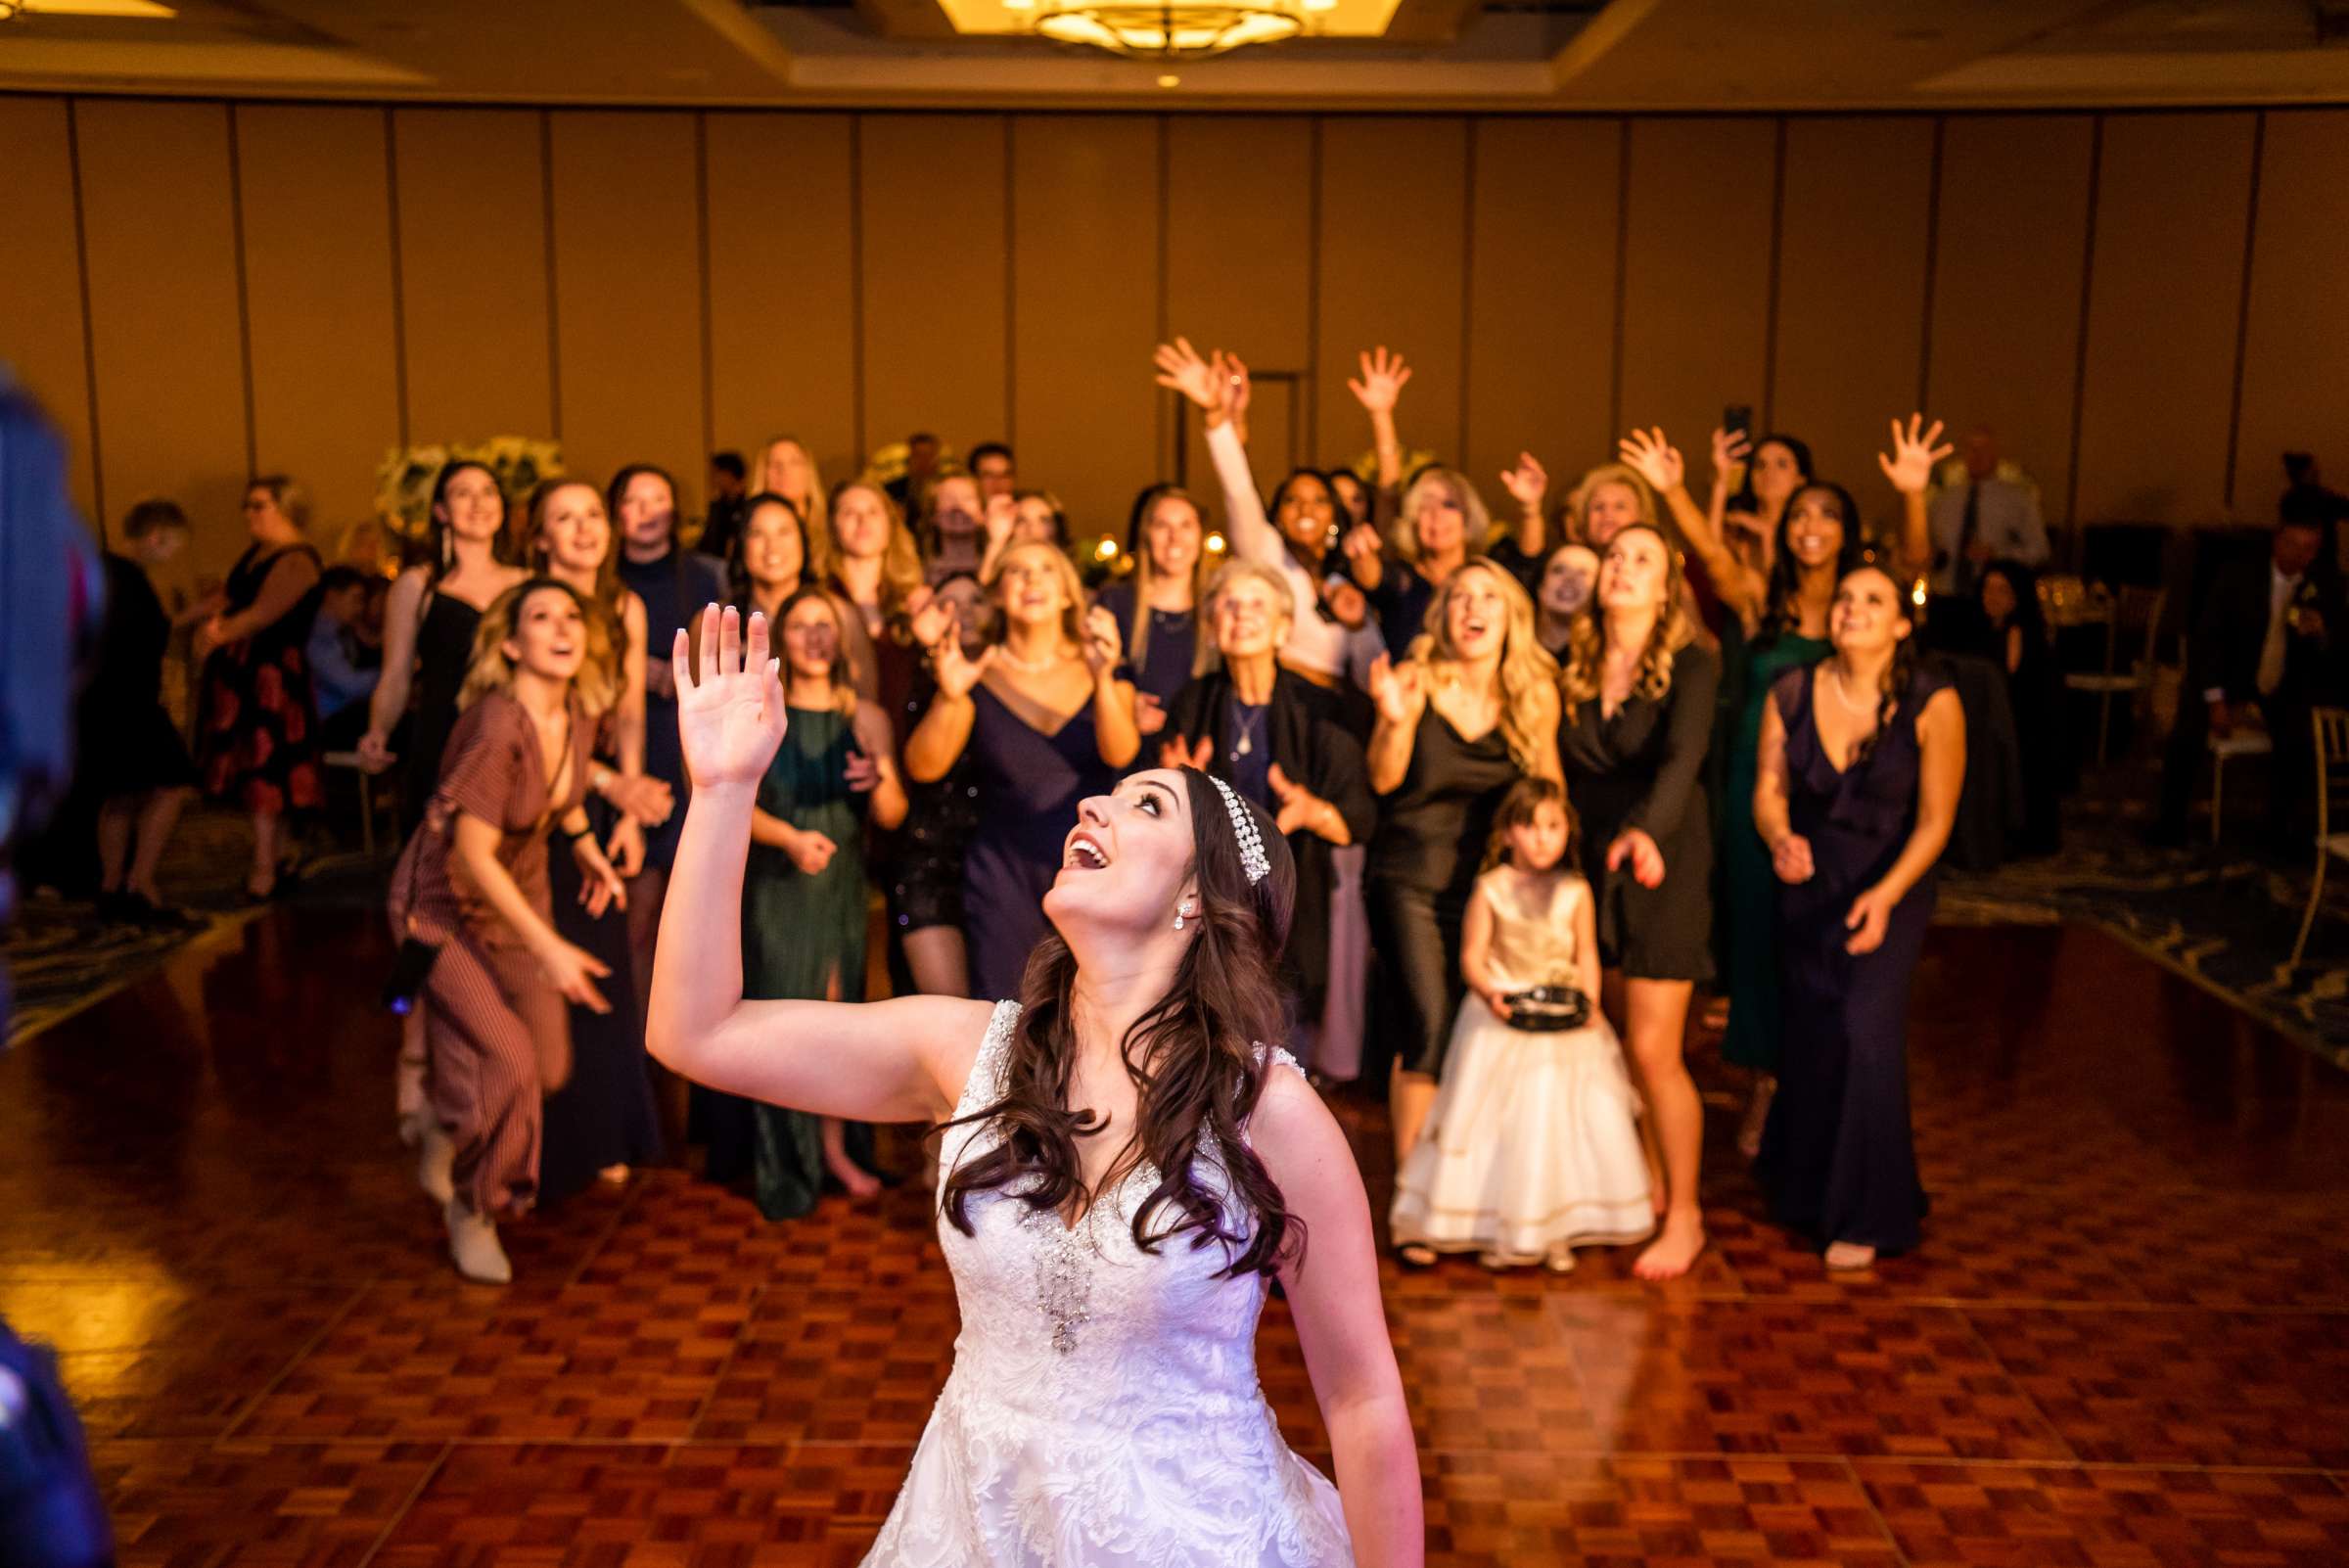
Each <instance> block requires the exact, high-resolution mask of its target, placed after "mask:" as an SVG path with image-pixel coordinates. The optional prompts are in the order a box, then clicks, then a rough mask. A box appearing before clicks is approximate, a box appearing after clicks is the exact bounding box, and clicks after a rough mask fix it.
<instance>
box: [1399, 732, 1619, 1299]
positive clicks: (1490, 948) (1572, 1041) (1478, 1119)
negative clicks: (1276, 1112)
mask: <svg viewBox="0 0 2349 1568" xmlns="http://www.w3.org/2000/svg"><path fill="white" fill-rule="evenodd" d="M1573 833H1574V824H1573V819H1572V817H1571V815H1570V813H1569V811H1568V808H1567V805H1566V793H1565V791H1564V790H1563V789H1562V788H1561V787H1560V786H1559V785H1557V784H1556V783H1554V782H1552V781H1551V780H1548V779H1542V778H1526V779H1520V780H1519V781H1518V782H1517V784H1516V785H1515V787H1514V788H1512V789H1511V790H1510V791H1509V794H1508V796H1507V798H1506V799H1505V800H1504V801H1502V803H1501V807H1500V810H1499V813H1498V815H1497V816H1496V817H1495V819H1494V823H1493V838H1492V842H1491V844H1490V845H1489V847H1488V848H1487V849H1486V851H1485V870H1484V874H1483V875H1481V876H1480V877H1478V878H1477V881H1476V891H1475V892H1474V893H1473V894H1472V895H1470V897H1469V899H1468V911H1467V920H1466V924H1465V926H1464V927H1463V929H1462V933H1461V941H1460V973H1461V976H1462V977H1463V978H1464V979H1465V980H1466V981H1467V983H1468V993H1467V995H1466V996H1465V997H1464V998H1463V999H1462V1000H1461V1002H1460V1015H1459V1018H1458V1020H1457V1021H1456V1022H1455V1023H1454V1024H1453V1025H1452V1032H1451V1048H1450V1049H1449V1050H1448V1051H1447V1053H1446V1055H1445V1058H1444V1062H1445V1066H1444V1083H1443V1086H1442V1088H1440V1089H1439V1090H1438V1091H1437V1094H1436V1102H1435V1105H1434V1107H1433V1108H1432V1109H1430V1110H1429V1112H1428V1117H1427V1126H1426V1128H1425V1130H1423V1131H1422V1132H1421V1133H1420V1137H1419V1142H1418V1144H1417V1145H1416V1146H1415V1147H1414V1148H1413V1149H1412V1150H1411V1153H1410V1157H1409V1159H1408V1160H1406V1161H1405V1164H1404V1168H1403V1171H1402V1173H1401V1175H1400V1176H1399V1177H1398V1178H1397V1180H1396V1190H1395V1207H1394V1210H1393V1212H1392V1213H1391V1215H1390V1217H1389V1223H1390V1225H1391V1227H1392V1229H1393V1231H1394V1238H1395V1243H1396V1246H1397V1248H1398V1249H1399V1254H1400V1256H1401V1257H1402V1259H1403V1260H1404V1261H1405V1263H1409V1264H1416V1265H1426V1264H1429V1263H1432V1262H1434V1261H1435V1254H1436V1253H1438V1252H1470V1251H1473V1252H1475V1253H1476V1254H1477V1261H1478V1262H1480V1263H1482V1264H1483V1265H1484V1266H1485V1267H1486V1268H1521V1267H1525V1266H1529V1265H1532V1264H1537V1263H1539V1264H1543V1265H1544V1266H1545V1267H1547V1268H1550V1269H1551V1270H1553V1271H1555V1272H1558V1273H1564V1272H1565V1271H1566V1270H1568V1269H1570V1268H1573V1267H1574V1250H1573V1249H1574V1248H1575V1247H1576V1246H1578V1245H1584V1244H1589V1243H1594V1242H1605V1243H1620V1242H1628V1241H1637V1240H1639V1239H1640V1238H1641V1237H1643V1236H1645V1235H1646V1234H1647V1233H1648V1232H1649V1231H1650V1230H1652V1229H1653V1228H1655V1219H1656V1214H1655V1206H1654V1203H1653V1202H1652V1201H1651V1198H1650V1195H1649V1174H1648V1165H1647V1158H1646V1155H1645V1153H1644V1151H1643V1149H1642V1148H1641V1145H1640V1140H1639V1126H1638V1114H1639V1106H1638V1099H1637V1096H1636V1095H1635V1093H1634V1092H1633V1089H1632V1083H1631V1078H1630V1076H1629V1075H1628V1074H1627V1073H1626V1071H1625V1069H1624V1063H1623V1048H1622V1046H1621V1045H1620V1044H1618V1043H1617V1042H1616V1038H1615V1032H1614V1031H1613V1030H1612V1029H1610V1028H1608V1027H1607V1021H1606V1019H1605V1018H1604V1017H1602V1016H1601V1015H1600V1014H1599V1012H1598V1010H1597V1008H1596V1006H1595V1005H1594V1000H1595V997H1596V995H1597V992H1598V944H1597V941H1596V937H1595V934H1594V931H1593V918H1592V914H1591V905H1590V885H1589V883H1588V882H1585V881H1584V880H1583V879H1582V877H1580V876H1578V875H1577V874H1576V873H1575V872H1574V871H1573V869H1572V867H1573V866H1574V864H1575V860H1574V858H1573V857H1572V855H1570V854H1569V853H1568V851H1569V849H1570V847H1571V841H1572V838H1573Z"/></svg>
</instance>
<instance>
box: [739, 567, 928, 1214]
mask: <svg viewBox="0 0 2349 1568" xmlns="http://www.w3.org/2000/svg"><path fill="white" fill-rule="evenodd" d="M781 627H782V630H781V635H780V636H779V637H778V638H777V639H776V643H777V645H778V646H779V647H780V648H781V649H782V651H783V661H782V662H783V671H782V675H783V689H784V704H785V707H786V710H787V711H788V713H789V714H790V718H791V727H790V729H789V730H788V731H787V732H786V733H785V735H784V737H783V745H782V747H781V748H780V749H779V750H778V751H777V752H776V753H775V760H774V761H772V762H771V763H769V764H768V766H767V770H766V777H765V778H764V779H762V780H760V785H759V804H758V810H757V811H756V812H755V813H754V815H753V819H752V827H751V853H750V865H749V868H748V874H747V875H746V876H745V877H744V879H743V894H742V980H743V994H744V995H745V996H747V997H758V998H763V999H769V1000H806V1001H862V1000H863V999H864V935H865V922H866V912H867V898H866V883H865V866H864V853H865V846H864V830H865V826H866V823H867V822H868V821H869V822H870V823H871V824H872V825H873V826H875V827H878V828H883V829H887V828H893V827H895V826H897V825H898V822H900V821H902V820H903V819H904V816H905V789H904V785H903V784H902V782H901V781H900V778H899V775H898V761H897V758H896V756H895V754H894V748H893V746H892V743H891V739H890V728H889V720H888V718H887V717H886V716H884V715H883V714H882V712H881V710H880V708H879V707H878V706H877V705H875V704H873V703H869V702H860V701H859V700H858V699H857V696H856V682H855V680H854V678H853V676H852V671H851V669H850V668H849V663H848V655H847V652H846V650H845V647H844V643H843V638H842V635H841V621H840V608H839V606H838V605H837V604H836V603H835V602H834V601H833V599H832V598H831V597H830V596H829V595H827V594H825V593H824V592H822V591H821V590H819V589H813V588H808V589H803V590H801V591H800V592H798V593H795V594H793V595H792V597H791V598H790V599H789V600H787V601H786V602H785V603H784V606H783V611H782V616H781ZM751 1130H752V1133H753V1147H752V1149H751V1151H750V1152H751V1155H752V1160H751V1164H752V1175H753V1183H754V1187H755V1189H756V1192H757V1194H758V1199H759V1210H760V1213H761V1214H763V1215H765V1216H766V1217H767V1218H768V1219H769V1220H786V1219H791V1218H794V1217H797V1216H799V1215H804V1214H806V1212H807V1211H808V1210H810V1209H812V1208H814V1207H815V1200H816V1198H817V1196H818V1194H819V1193H820V1192H821V1191H822V1188H823V1182H824V1177H825V1176H826V1175H827V1174H829V1175H830V1176H832V1177H833V1179H835V1180H837V1181H839V1182H840V1184H841V1185H842V1186H844V1187H846V1188H847V1189H848V1190H849V1191H850V1193H851V1194H852V1195H853V1196H856V1197H869V1196H871V1195H872V1194H873V1193H875V1192H878V1191H879V1190H880V1183H879V1182H878V1181H877V1180H876V1179H875V1178H874V1176H873V1175H872V1174H871V1172H870V1170H869V1169H867V1165H868V1163H869V1161H870V1158H871V1150H872V1130H871V1129H870V1128H865V1127H856V1128H853V1129H850V1128H846V1127H844V1126H843V1124H841V1123H840V1122H838V1121H835V1120H832V1119H830V1118H825V1117H815V1116H810V1115H807V1114H806V1113H805V1112H801V1111H787V1110H783V1109H782V1108H780V1107H778V1106H772V1105H759V1106H755V1107H751ZM720 1155H721V1151H720V1150H719V1149H718V1148H717V1147H716V1146H715V1140H714V1142H713V1148H712V1160H713V1164H714V1165H716V1164H718V1163H719V1161H720Z"/></svg>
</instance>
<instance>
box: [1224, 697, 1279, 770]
mask: <svg viewBox="0 0 2349 1568" xmlns="http://www.w3.org/2000/svg"><path fill="white" fill-rule="evenodd" d="M1231 706H1232V709H1233V715H1232V716H1233V717H1234V718H1236V719H1238V720H1239V730H1240V738H1239V741H1238V743H1237V744H1235V745H1234V746H1233V747H1232V749H1231V756H1232V761H1239V759H1241V758H1243V757H1246V756H1248V755H1250V754H1251V753H1253V752H1254V751H1255V750H1256V739H1255V736H1256V731H1257V730H1258V729H1259V728H1260V727H1262V725H1263V724H1264V721H1265V715H1267V714H1268V713H1270V712H1271V711H1272V710H1271V705H1270V704H1268V703H1267V704H1266V705H1265V706H1263V707H1261V708H1252V707H1250V706H1249V705H1248V704H1246V703H1244V702H1241V701H1240V700H1239V699H1238V698H1237V697H1234V698H1233V699H1232V701H1231Z"/></svg>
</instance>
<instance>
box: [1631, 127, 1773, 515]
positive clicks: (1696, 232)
mask: <svg viewBox="0 0 2349 1568" xmlns="http://www.w3.org/2000/svg"><path fill="white" fill-rule="evenodd" d="M1631 138H1632V153H1631V161H1632V177H1631V196H1630V201H1629V206H1628V210H1627V211H1626V212H1625V213H1624V218H1623V221H1624V225H1625V233H1624V262H1623V265H1624V279H1623V311H1624V316H1623V364H1622V366H1621V370H1620V375H1621V386H1622V389H1623V395H1622V400H1621V403H1620V406H1619V408H1618V416H1617V417H1618V418H1619V420H1620V421H1621V423H1622V424H1623V425H1624V426H1625V427H1626V428H1629V427H1632V426H1641V427H1645V426H1650V425H1662V426H1663V427H1664V430H1665V433H1666V434H1667V435H1668V436H1670V437H1671V438H1672V441H1673V444H1674V445H1676V446H1678V447H1680V449H1681V453H1682V454H1683V455H1684V456H1685V457H1686V458H1687V460H1688V463H1689V467H1690V477H1691V479H1692V480H1694V481H1695V482H1696V483H1697V484H1700V485H1701V484H1709V483H1710V473H1709V470H1708V463H1709V454H1708V449H1707V447H1706V438H1707V436H1708V434H1709V433H1710V432H1711V431H1712V429H1713V427H1714V426H1715V425H1717V424H1719V423H1720V421H1721V411H1722V409H1723V408H1724V407H1725V406H1727V405H1728V404H1730V403H1747V404H1751V405H1752V407H1753V410H1754V418H1755V420H1756V422H1757V423H1759V422H1761V421H1762V420H1763V419H1764V418H1765V414H1764V410H1763V406H1762V405H1763V394H1764V392H1765V388H1764V387H1763V371H1764V360H1765V357H1766V346H1767V343H1768V339H1769V332H1770V236H1771V177H1772V165H1773V161H1774V159H1775V157H1776V130H1775V127H1774V126H1773V123H1772V122H1771V121H1769V120H1766V119H1643V120H1635V121H1633V123H1632V127H1631ZM1613 455H1614V454H1613V450H1612V448H1611V447H1610V448H1608V449H1606V450H1604V451H1601V452H1594V453H1592V454H1590V457H1591V460H1593V461H1595V460H1597V459H1598V458H1601V457H1611V456H1613Z"/></svg>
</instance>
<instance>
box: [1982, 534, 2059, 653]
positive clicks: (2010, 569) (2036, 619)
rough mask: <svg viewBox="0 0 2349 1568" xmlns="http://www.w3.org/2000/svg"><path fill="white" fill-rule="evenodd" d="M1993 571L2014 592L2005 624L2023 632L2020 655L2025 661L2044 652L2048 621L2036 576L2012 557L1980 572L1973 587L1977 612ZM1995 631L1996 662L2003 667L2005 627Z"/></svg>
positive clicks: (2002, 558)
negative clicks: (2041, 605)
mask: <svg viewBox="0 0 2349 1568" xmlns="http://www.w3.org/2000/svg"><path fill="white" fill-rule="evenodd" d="M1994 572H1995V573H1997V574H1998V575H1999V576H2002V577H2004V578H2005V579H2006V586H2008V587H2009V588H2012V589H2013V590H2014V616H2013V618H2012V619H2011V620H2009V621H2008V622H2007V623H2006V624H2007V625H2009V626H2014V627H2017V628H2019V629H2020V630H2021V631H2022V634H2023V656H2024V657H2025V658H2026V659H2028V658H2029V657H2030V656H2031V655H2032V654H2033V653H2035V652H2038V651H2040V650H2044V649H2045V648H2046V647H2047V646H2048V619H2047V615H2046V613H2045V612H2044V611H2043V610H2042V609H2041V608H2040V603H2039V574H2038V573H2036V572H2034V571H2032V570H2031V569H2030V568H2029V567H2027V566H2025V565H2023V563H2022V562H2020V561H2017V560H2015V559H2014V558H2013V557H2012V556H2004V555H2003V556H2001V557H1999V558H1998V559H1997V560H1996V561H1993V562H1991V563H1990V565H1988V566H1986V567H1984V568H1983V569H1982V575H1981V577H1980V578H1979V579H1978V580H1977V581H1976V582H1975V584H1974V605H1975V608H1976V609H1979V608H1980V607H1981V604H1982V583H1984V582H1987V581H1989V580H1990V576H1991V574H1992V573H1994ZM1994 629H1996V630H1997V631H1999V632H2000V633H2001V635H2000V638H1999V643H2000V651H1999V662H2000V663H2001V664H2002V665H2004V663H2005V661H2006V654H2005V637H2004V631H2005V627H2004V626H2001V627H1996V628H1994Z"/></svg>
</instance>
